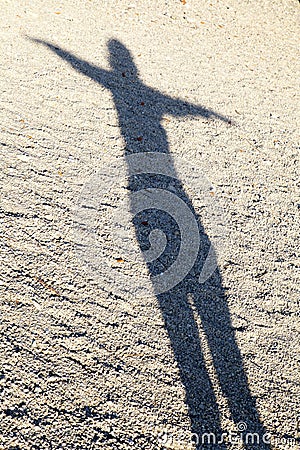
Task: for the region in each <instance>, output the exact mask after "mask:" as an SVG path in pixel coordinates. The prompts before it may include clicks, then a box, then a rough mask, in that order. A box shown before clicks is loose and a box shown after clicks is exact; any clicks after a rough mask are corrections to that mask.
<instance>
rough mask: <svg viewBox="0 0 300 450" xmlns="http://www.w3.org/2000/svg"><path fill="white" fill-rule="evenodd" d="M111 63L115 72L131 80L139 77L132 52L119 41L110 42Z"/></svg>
mask: <svg viewBox="0 0 300 450" xmlns="http://www.w3.org/2000/svg"><path fill="white" fill-rule="evenodd" d="M107 48H108V51H109V63H110V66H111V68H112V70H113V71H114V72H116V73H117V74H120V75H122V74H123V76H124V74H125V75H126V76H129V77H130V78H137V77H138V75H139V74H138V70H137V67H136V65H135V63H134V61H133V57H132V55H131V53H130V51H129V50H128V49H127V48H126V47H125V45H124V44H122V42H120V41H118V40H117V39H111V40H109V41H108V44H107Z"/></svg>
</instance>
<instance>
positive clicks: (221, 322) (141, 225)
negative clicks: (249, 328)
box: [31, 39, 270, 450]
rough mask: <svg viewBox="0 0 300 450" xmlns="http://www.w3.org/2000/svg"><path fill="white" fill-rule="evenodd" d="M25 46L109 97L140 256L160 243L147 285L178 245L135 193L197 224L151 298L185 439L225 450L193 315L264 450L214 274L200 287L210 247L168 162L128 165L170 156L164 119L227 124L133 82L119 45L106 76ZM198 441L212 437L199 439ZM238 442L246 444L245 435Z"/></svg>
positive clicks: (173, 232)
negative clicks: (186, 262) (181, 268)
mask: <svg viewBox="0 0 300 450" xmlns="http://www.w3.org/2000/svg"><path fill="white" fill-rule="evenodd" d="M31 40H32V41H34V42H36V43H39V44H43V45H44V46H46V47H47V48H48V49H49V50H51V51H53V52H54V53H55V54H56V55H58V56H59V57H60V58H62V59H63V60H65V61H67V62H68V63H69V64H70V66H71V67H72V68H74V69H75V70H76V71H77V72H80V73H82V74H83V75H85V76H87V77H89V78H90V79H92V80H94V81H95V82H96V83H99V84H100V85H102V86H104V87H105V88H106V89H108V90H109V91H110V92H111V94H112V97H113V101H114V104H115V107H116V110H117V113H118V119H119V126H120V130H121V133H122V135H123V138H124V140H125V143H126V150H125V155H124V157H125V160H126V161H127V167H128V175H129V186H128V187H129V192H130V194H129V196H130V199H131V209H132V213H133V215H134V217H133V222H134V225H135V230H136V236H137V239H138V242H139V245H140V248H141V250H142V251H143V252H144V254H145V253H146V252H149V247H150V244H149V236H150V233H151V232H152V231H153V230H154V229H158V228H159V229H160V230H162V231H163V232H164V234H165V236H166V239H165V243H166V245H165V250H164V252H163V253H162V254H161V255H158V257H157V258H156V259H154V260H152V259H151V260H149V258H148V259H146V262H147V265H148V269H149V273H150V275H151V277H152V279H154V277H156V276H157V275H158V274H160V273H161V272H162V271H163V270H165V269H168V268H169V267H171V266H172V264H173V263H174V260H176V258H177V257H178V255H179V253H180V247H181V244H182V243H181V241H180V230H179V228H178V224H177V223H176V221H175V220H174V218H173V217H172V216H170V214H168V212H167V211H165V210H161V209H160V208H155V205H154V206H153V205H152V206H151V207H148V208H144V210H143V211H140V212H138V213H137V214H136V205H135V204H134V198H135V196H134V193H136V192H138V191H140V190H141V189H145V188H147V189H148V190H149V189H159V190H163V191H165V192H172V194H174V193H175V195H176V196H177V197H178V198H179V199H181V200H182V201H183V202H184V203H185V205H186V206H187V208H188V209H189V211H190V213H191V214H192V215H193V217H194V219H195V221H196V223H197V228H198V233H199V236H200V246H199V251H198V253H197V255H196V259H195V263H194V264H193V267H192V269H191V270H190V271H189V273H188V274H187V275H186V276H185V277H184V279H183V280H182V281H181V282H180V283H179V284H177V285H176V286H175V287H173V288H172V289H170V290H168V291H167V292H163V293H157V299H158V302H159V304H160V307H161V311H162V314H163V317H164V322H165V326H166V330H167V332H168V335H169V338H170V342H171V345H172V348H173V352H174V355H175V358H176V361H177V364H178V368H179V371H180V377H181V381H182V384H183V386H184V388H185V393H186V403H187V406H188V410H189V416H190V421H191V431H192V433H195V435H197V436H198V439H199V448H213V449H222V450H224V449H226V448H227V446H226V444H225V443H224V442H221V441H222V439H221V436H222V432H223V433H224V432H226V430H222V427H221V420H220V411H219V407H218V403H217V400H216V396H215V393H214V388H213V384H212V381H211V379H210V377H209V375H208V371H207V368H206V363H205V360H204V356H203V349H202V348H201V340H200V336H199V330H198V326H197V322H196V320H195V314H198V315H199V317H200V320H201V324H202V329H203V332H204V335H205V338H206V341H207V344H208V346H209V349H210V354H211V358H212V362H213V366H214V369H215V372H216V374H217V377H218V381H219V384H220V387H221V389H222V393H223V395H224V396H225V397H226V399H227V402H228V407H229V409H230V413H231V418H232V420H233V421H234V422H235V423H236V424H237V425H238V424H239V426H241V423H243V426H244V427H247V430H246V431H247V433H257V435H251V436H250V435H249V436H248V438H247V439H248V443H246V442H244V446H245V448H247V449H249V450H250V449H259V450H267V449H270V445H269V444H268V443H264V442H263V440H262V437H263V435H264V434H265V430H264V427H263V425H262V424H261V422H260V419H259V415H258V412H257V409H256V405H255V400H254V398H253V397H252V396H251V393H250V391H249V388H248V382H247V377H246V374H245V371H244V368H243V362H242V358H241V354H240V351H239V349H238V346H237V343H236V339H235V333H234V329H233V327H232V323H231V319H230V313H229V309H228V305H227V301H226V295H225V293H224V289H223V287H222V279H221V275H220V272H219V270H218V268H217V269H216V270H215V271H214V273H213V274H212V276H210V278H209V279H208V280H207V281H206V282H205V283H202V284H199V283H198V279H199V275H200V273H201V270H202V268H203V264H204V261H205V260H206V257H207V255H208V252H209V249H210V241H209V238H208V236H207V234H206V233H205V230H204V228H203V226H202V224H201V221H200V218H199V217H198V215H197V213H196V212H195V210H194V208H193V205H192V202H191V200H190V199H189V197H188V195H187V194H186V192H185V190H184V188H183V186H182V185H181V182H180V181H179V179H178V176H177V174H176V170H175V167H174V164H173V162H172V158H171V157H170V158H169V160H168V161H169V162H168V167H166V168H165V169H166V170H165V174H161V173H160V174H159V175H158V174H155V171H154V170H153V173H148V174H145V173H138V174H135V173H134V170H133V167H132V165H131V162H130V161H131V160H132V159H131V156H132V155H133V154H138V153H147V152H154V153H155V152H157V153H165V154H168V153H169V144H168V139H167V135H166V132H165V130H164V128H163V126H162V118H163V115H173V116H176V117H179V116H181V117H182V116H202V117H205V118H207V119H211V120H219V121H222V122H224V123H230V121H229V120H228V119H227V118H226V117H224V116H222V115H221V114H217V113H216V112H214V111H212V110H211V109H208V108H204V107H202V106H199V105H194V104H191V103H188V102H186V101H182V100H180V99H176V98H175V99H174V98H171V97H169V96H167V95H164V94H162V93H160V92H159V91H157V90H155V89H153V88H151V87H149V86H146V85H145V84H144V83H143V82H142V81H141V79H140V78H139V74H138V70H137V67H136V65H135V64H134V61H133V58H132V56H131V54H130V52H129V51H128V49H127V48H126V47H125V46H124V45H123V44H122V43H120V42H119V41H117V40H111V41H109V43H108V50H109V58H110V66H111V70H104V69H101V68H99V67H96V66H94V65H92V64H90V63H88V62H87V61H84V60H82V59H80V58H78V57H76V56H75V55H73V54H71V53H70V52H67V51H65V50H63V49H61V48H59V47H57V46H55V45H53V44H50V43H48V42H44V41H41V40H36V39H31ZM140 172H143V170H141V171H140ZM148 172H149V170H148ZM174 180H175V181H174ZM188 226H189V224H187V227H188ZM150 250H151V248H150ZM179 425H180V424H179ZM204 433H210V434H211V435H210V437H208V436H207V435H206V436H204ZM212 434H213V435H212ZM214 436H215V438H214ZM243 436H244V437H245V434H244V435H243ZM214 439H216V441H214ZM195 440H197V438H196V436H195ZM209 440H210V443H208V441H209ZM258 441H259V442H258Z"/></svg>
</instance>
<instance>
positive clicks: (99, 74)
mask: <svg viewBox="0 0 300 450" xmlns="http://www.w3.org/2000/svg"><path fill="white" fill-rule="evenodd" d="M28 39H29V40H30V41H32V42H35V43H37V44H41V45H44V46H45V47H47V48H48V49H49V50H51V51H52V52H54V53H55V54H56V55H57V56H59V57H60V58H61V59H63V60H65V61H67V62H68V63H69V64H70V66H71V67H72V68H73V69H75V70H76V71H77V72H79V73H82V74H83V75H85V76H87V77H88V78H91V79H92V80H93V81H95V82H96V83H99V84H102V85H103V86H104V87H107V85H108V83H109V81H110V79H111V76H110V71H108V70H105V69H100V68H99V67H97V66H94V65H93V64H90V63H89V62H87V61H85V60H84V59H80V58H78V57H77V56H75V55H74V54H73V53H70V52H68V51H66V50H63V49H62V48H60V47H58V46H57V45H53V44H51V43H50V42H46V41H43V40H41V39H34V38H31V37H29V38H28Z"/></svg>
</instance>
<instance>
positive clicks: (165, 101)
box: [158, 94, 232, 124]
mask: <svg viewBox="0 0 300 450" xmlns="http://www.w3.org/2000/svg"><path fill="white" fill-rule="evenodd" d="M159 97H161V98H160V99H158V101H159V102H160V103H161V105H162V110H163V112H164V113H165V114H169V115H172V116H177V117H183V116H202V117H205V118H207V119H214V120H221V121H222V122H225V123H228V124H232V121H231V120H230V119H229V118H228V117H225V116H223V115H222V114H218V113H216V112H215V111H213V110H212V109H208V108H204V107H203V106H201V105H195V104H193V103H189V102H186V101H184V100H181V99H179V98H172V97H169V96H168V95H163V96H161V94H159Z"/></svg>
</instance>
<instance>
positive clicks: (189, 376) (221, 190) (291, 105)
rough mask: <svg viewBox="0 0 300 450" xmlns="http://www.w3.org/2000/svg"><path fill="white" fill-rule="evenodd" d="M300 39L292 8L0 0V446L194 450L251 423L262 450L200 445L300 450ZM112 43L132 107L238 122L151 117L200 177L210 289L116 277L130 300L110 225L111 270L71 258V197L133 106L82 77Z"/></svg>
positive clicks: (108, 155)
mask: <svg viewBox="0 0 300 450" xmlns="http://www.w3.org/2000/svg"><path fill="white" fill-rule="evenodd" d="M299 35H300V27H299V2H297V1H296V0H274V1H269V0H261V1H260V2H255V1H253V0H249V1H243V2H241V1H238V0H227V1H222V2H221V1H218V0H209V1H203V0H197V1H196V0H193V1H192V0H186V1H183V0H182V1H179V0H178V1H177V0H172V1H157V0H151V1H150V0H140V1H136V2H126V1H125V0H115V1H110V0H108V1H105V2H104V1H101V0H100V1H96V0H87V1H81V2H80V1H75V0H67V1H53V0H33V1H29V0H23V1H21V0H9V1H7V0H2V2H1V28H0V36H1V43H2V45H1V56H2V64H1V68H0V73H1V77H0V90H1V98H0V100H1V147H0V151H1V160H0V167H1V171H0V185H1V198H0V229H1V242H0V249H1V275H0V291H1V328H0V333H1V338H0V346H1V366H0V386H1V388H0V392H1V407H0V421H1V422H0V423H1V427H0V449H1V450H29V449H31V450H33V449H36V450H40V449H41V450H44V449H45V450H46V449H47V450H48V449H49V450H50V449H53V450H58V449H70V450H71V449H72V450H76V449H77V450H79V449H84V450H86V449H151V450H152V449H153V450H154V449H163V448H171V449H188V448H190V449H195V448H196V446H195V444H193V443H191V440H192V435H191V433H192V432H193V433H198V434H200V433H201V430H202V432H203V431H206V432H216V433H220V432H221V431H222V430H223V431H226V432H229V431H232V432H234V431H236V430H237V426H238V425H239V426H240V427H241V426H243V424H244V425H245V426H246V427H247V428H248V429H249V430H250V431H251V429H252V431H253V430H255V429H256V430H258V429H260V432H262V430H264V432H268V433H270V436H271V438H270V440H271V444H270V445H268V444H266V445H265V444H260V445H259V446H255V445H253V446H251V445H250V446H245V447H243V446H242V444H241V442H235V443H234V442H230V439H229V438H228V436H227V443H226V446H223V445H221V444H216V445H214V446H212V447H209V446H206V447H203V448H214V449H225V448H226V449H229V450H230V449H232V450H233V449H240V448H247V449H248V450H250V449H252V448H253V449H254V448H255V449H256V448H257V449H259V450H264V449H272V450H276V449H278V450H279V449H280V450H281V449H282V450H296V449H299V448H300V447H299V446H300V416H299V411H300V408H299V386H300V377H299V373H300V371H299V361H300V354H299V346H300V344H299V342H300V340H299V285H300V277H299V211H300V197H299V187H300V179H299V134H298V129H299V60H300V59H299V56H300V55H299ZM34 39H35V40H34ZM112 40H114V41H112ZM42 41H43V42H44V43H48V46H47V44H43V43H42ZM112 42H115V45H119V50H120V48H121V49H123V50H122V51H123V55H125V53H124V52H126V49H127V51H128V55H127V62H130V58H132V60H133V61H134V63H135V65H136V67H137V69H138V73H139V79H140V81H141V83H142V84H141V85H140V86H141V89H142V90H141V92H148V93H149V92H152V91H147V90H144V91H143V89H144V87H143V86H148V87H150V88H153V89H154V90H155V92H157V93H161V94H162V95H165V96H168V98H173V99H181V100H182V103H180V102H179V101H178V105H179V104H181V105H183V102H186V103H187V102H188V103H191V104H193V105H200V106H201V107H203V108H207V109H208V110H210V111H213V112H215V113H216V114H218V115H220V116H222V117H227V118H229V119H230V122H228V121H227V122H226V120H225V121H222V120H219V119H218V118H215V119H214V118H213V117H212V118H211V119H209V118H208V117H205V114H204V115H203V114H202V115H201V114H198V115H193V114H192V113H190V114H188V113H185V114H183V113H182V114H181V113H180V111H179V112H178V111H177V113H175V112H174V113H173V114H172V110H167V111H168V113H166V114H163V117H162V118H161V122H160V123H161V127H163V129H164V130H165V132H166V136H167V140H168V146H167V147H168V151H169V152H170V155H172V156H173V158H174V161H175V162H174V164H175V163H176V161H177V160H178V161H181V163H180V164H179V165H178V166H176V170H177V173H178V177H179V179H182V180H184V179H187V180H188V179H189V176H190V170H191V167H193V168H195V171H198V172H199V173H202V172H204V173H205V176H206V177H207V179H208V180H210V182H211V183H212V185H213V186H214V190H213V192H212V196H215V197H217V198H218V201H219V204H220V205H221V207H222V210H223V211H224V214H225V215H226V221H227V224H228V228H229V233H228V234H227V237H226V240H224V242H223V244H222V252H221V254H220V256H219V259H218V270H217V271H216V272H215V274H214V275H213V276H212V277H211V279H210V280H209V281H208V282H207V283H206V284H205V285H204V287H203V289H202V291H201V289H200V288H199V287H197V286H196V287H195V286H194V285H193V287H191V286H189V284H188V283H189V281H187V282H185V284H184V282H183V284H182V285H180V287H179V288H178V289H176V288H175V289H174V291H170V293H169V294H168V293H167V294H164V295H162V296H159V295H155V294H154V293H153V290H151V283H150V282H148V285H146V286H148V287H147V289H146V293H147V294H146V295H138V292H139V285H138V280H139V276H140V277H141V280H143V277H144V278H145V277H146V278H147V269H146V265H145V263H143V260H141V261H140V263H139V264H138V265H135V266H134V267H132V268H130V267H127V266H126V265H125V263H126V261H125V262H124V267H126V271H127V272H126V276H127V278H128V279H129V283H130V284H131V287H130V289H131V291H128V290H127V289H125V288H124V289H123V288H122V284H121V285H120V283H118V276H117V277H116V283H114V282H113V281H111V280H112V277H111V276H110V275H111V274H112V273H113V274H114V273H115V272H114V270H119V271H121V272H122V270H123V265H122V264H123V261H122V256H123V255H120V254H119V253H117V251H116V252H114V246H113V243H114V241H113V238H112V240H111V241H109V239H110V238H109V232H110V231H109V224H108V223H107V224H106V223H104V225H107V229H108V231H107V230H106V231H107V232H108V235H107V236H106V235H105V233H104V232H103V233H104V234H103V235H102V238H101V236H100V238H99V239H100V245H102V244H103V246H105V245H106V243H107V242H110V247H109V248H110V249H111V254H110V253H109V251H108V254H107V258H108V259H109V258H111V261H112V262H111V263H110V267H111V269H110V270H109V269H107V268H106V269H103V271H102V272H101V267H98V270H99V271H100V272H101V273H100V272H99V277H98V276H97V274H95V273H94V272H93V271H91V270H90V269H89V268H88V267H86V265H85V264H84V262H83V261H82V259H80V255H79V257H78V252H77V251H76V245H75V244H77V245H78V242H79V243H80V240H81V239H82V236H81V235H80V233H79V232H78V228H76V227H74V222H76V217H77V218H78V216H76V214H77V213H76V211H77V205H78V204H80V201H81V200H80V199H81V198H82V194H81V193H82V189H85V187H86V186H89V183H93V179H94V178H93V177H95V174H97V173H99V171H100V172H101V170H103V167H108V165H109V162H110V161H111V160H112V159H113V158H115V159H117V160H118V159H120V158H123V159H124V155H126V154H128V151H130V148H129V149H128V142H129V138H128V136H127V137H126V130H125V128H126V118H127V116H126V115H125V116H124V117H123V119H122V120H123V122H122V123H121V125H120V111H123V110H122V108H121V109H119V110H117V109H116V105H117V104H118V95H121V94H122V92H126V89H127V91H128V92H129V94H128V95H129V97H128V98H129V102H131V101H132V100H131V97H130V95H131V94H130V92H135V91H129V90H128V89H129V88H128V86H127V88H126V89H125V88H124V90H123V91H122V88H123V86H125V84H124V83H127V79H126V80H123V79H122V76H120V81H116V82H115V83H116V84H115V86H116V87H115V88H114V89H115V90H114V89H113V88H111V89H110V88H109V85H107V84H106V87H105V86H104V84H105V83H104V82H103V79H102V83H101V80H100V79H95V77H94V79H93V76H92V71H91V70H89V71H87V69H86V68H87V67H89V66H88V65H87V64H86V63H89V64H90V65H93V67H94V69H93V70H94V71H96V72H97V68H98V69H100V68H103V69H105V70H107V71H108V70H111V67H110V62H109V59H111V54H110V53H111V52H112V47H109V45H110V44H109V43H112ZM116 43H118V44H116ZM50 44H51V45H53V47H51V46H50ZM111 45H112V44H111ZM120 46H121V47H120ZM59 49H62V50H59ZM59 52H60V53H59ZM72 55H73V56H72ZM72 58H73V59H72ZM76 58H78V59H77V60H76ZM79 60H81V63H78V61H79ZM75 61H77V62H76V64H77V66H76V64H75ZM82 61H85V62H86V63H84V62H82ZM75 66H76V67H75ZM96 72H95V73H96ZM93 73H94V72H93ZM99 73H101V71H100V72H99ZM128 76H129V75H128V74H126V73H124V77H123V78H127V77H128ZM100 78H101V77H100ZM129 78H130V77H129ZM129 81H130V80H129ZM122 83H123V84H122ZM149 95H150V94H149ZM140 100H141V103H142V102H143V103H144V104H143V105H140V107H141V108H143V107H145V110H146V111H147V109H146V108H147V99H146V101H144V100H145V99H143V98H142V97H141V99H140ZM121 101H125V102H126V98H125V100H124V98H121ZM163 106H164V104H162V110H163V109H164V108H163ZM182 107H183V106H182ZM153 108H154V109H153V111H152V113H153V115H154V116H153V117H154V118H157V117H158V109H157V108H158V106H157V107H156V106H155V105H154V107H153ZM129 109H130V108H129ZM165 110H166V108H165ZM174 111H175V110H174ZM133 113H134V109H133ZM141 114H142V113H141ZM156 114H157V115H156ZM141 117H142V116H141ZM149 117H150V116H149ZM148 120H150V122H151V118H150V119H148ZM133 121H134V118H133ZM150 122H149V123H150ZM133 123H134V122H133ZM151 123H152V124H153V123H154V119H153V122H151ZM139 124H142V129H141V130H137V135H136V138H143V136H140V134H141V133H142V134H143V133H144V134H145V135H146V134H147V133H148V132H149V133H150V132H151V130H150V128H149V126H148V125H147V119H145V123H143V122H141V120H140V119H139ZM119 125H120V126H119ZM128 127H129V129H130V130H131V131H132V130H133V131H134V129H135V128H134V125H130V124H129V125H128ZM163 129H162V128H160V129H159V130H158V129H157V130H154V131H153V132H154V133H155V132H158V131H159V132H161V133H163ZM131 137H132V136H131ZM138 142H139V143H141V145H143V144H144V142H140V141H138ZM152 142H158V143H159V140H157V141H155V138H154V141H152ZM165 144H166V141H165ZM134 145H138V144H134ZM134 149H135V147H134ZM176 158H177V159H176ZM91 180H92V181H91ZM125 187H126V179H125V177H124V176H123V175H122V174H120V178H119V179H118V178H116V179H115V189H116V194H114V195H112V199H111V200H110V201H111V202H112V203H111V206H112V207H113V208H115V209H116V210H117V208H118V205H119V203H118V202H119V196H121V195H122V192H123V193H124V191H126V189H124V188H125ZM186 192H187V194H188V195H189V198H190V201H191V202H192V203H193V205H194V208H195V211H196V213H197V214H198V215H200V212H201V211H200V209H197V198H196V196H195V198H194V194H193V189H192V186H191V190H189V188H186ZM182 196H184V194H182ZM74 217H75V219H74ZM105 220H106V218H104V222H105ZM145 223H146V222H145ZM102 231H103V230H102ZM175 231H176V230H175ZM78 233H79V234H78ZM205 233H206V234H207V236H208V238H212V236H211V234H212V232H211V225H210V224H209V221H208V223H207V224H206V223H205ZM101 239H102V240H101ZM134 245H135V246H136V248H138V244H137V242H135V243H134ZM124 270H125V269H124ZM100 275H101V276H100ZM131 280H132V281H131ZM145 283H147V280H146V281H145ZM191 283H192V282H191ZM199 289H200V290H199ZM135 292H136V295H135ZM142 292H145V289H144V290H143V291H142ZM190 294H191V295H190ZM180 308H182V309H180ZM226 314H227V315H226ZM218 327H219V328H218ZM239 390H240V392H239ZM201 399H202V400H201ZM247 408H248V410H247ZM250 410H251V411H250ZM250 422H251V424H250ZM201 427H202V428H201ZM210 427H211V428H210ZM251 427H252V428H251ZM238 430H239V431H243V430H242V429H241V428H238ZM218 437H219V435H218ZM194 440H195V436H194Z"/></svg>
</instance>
